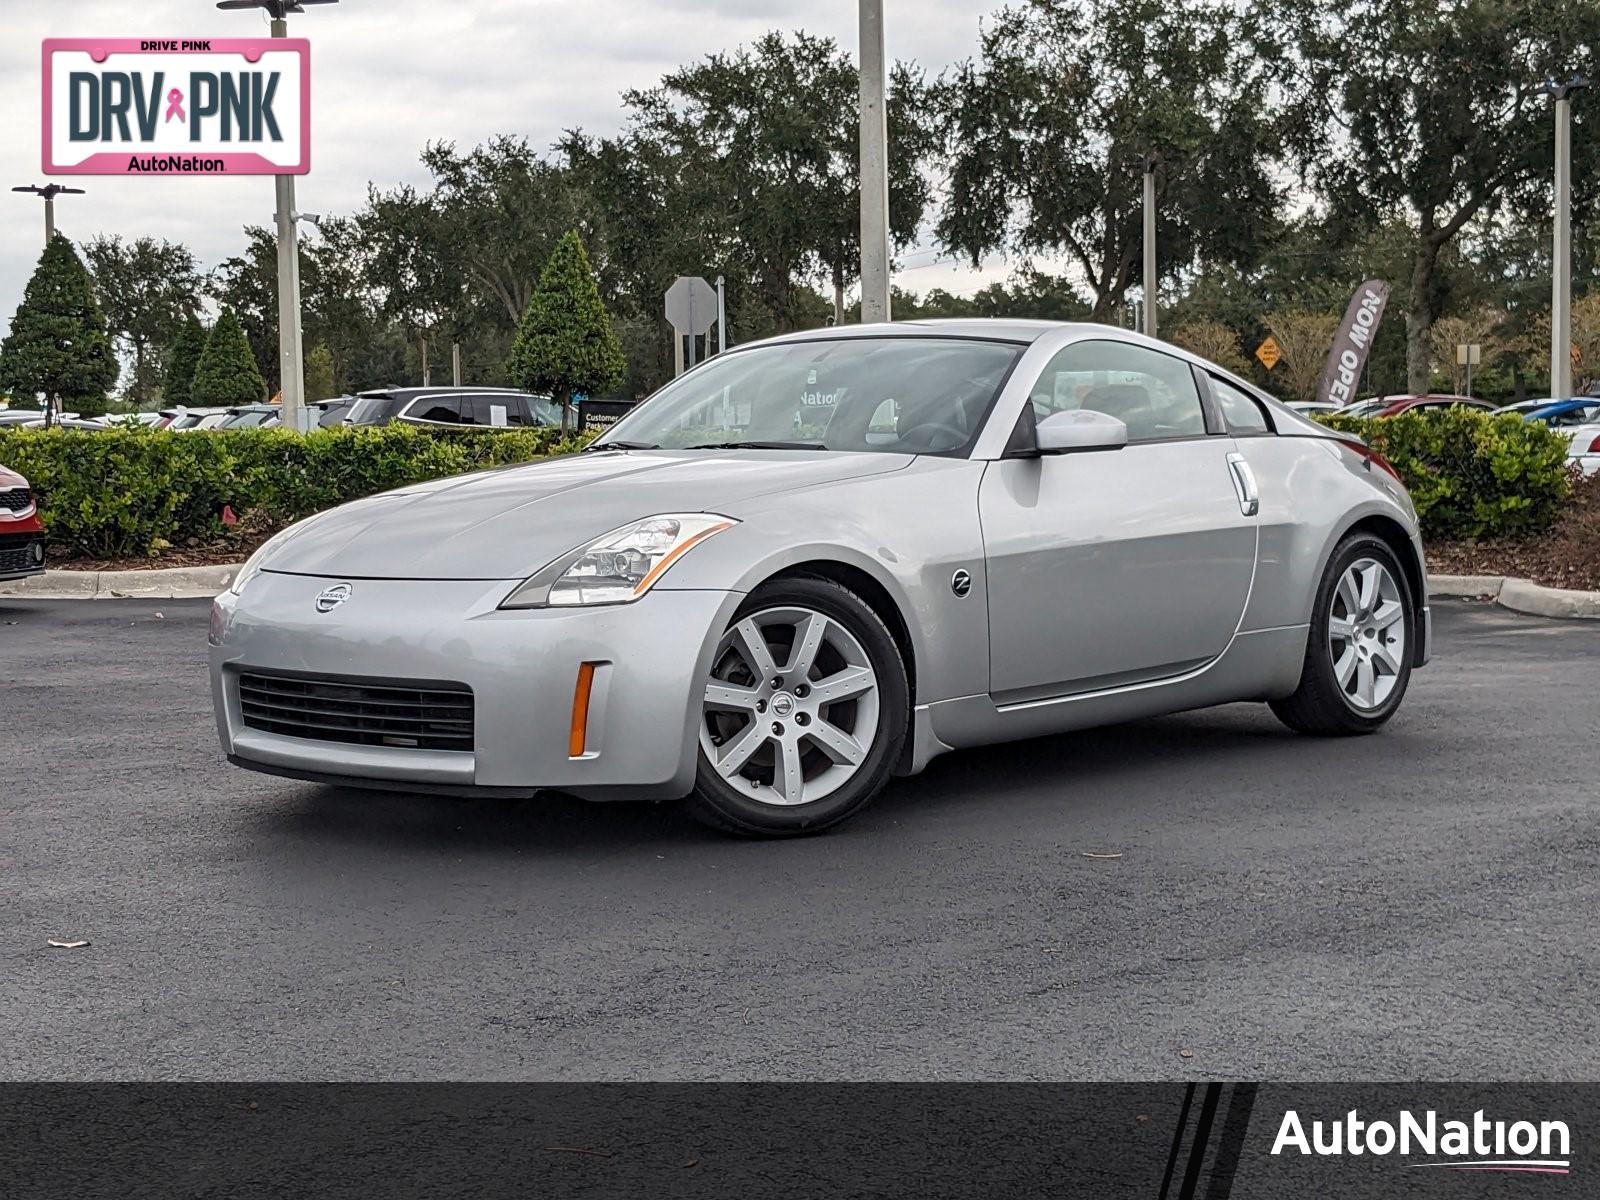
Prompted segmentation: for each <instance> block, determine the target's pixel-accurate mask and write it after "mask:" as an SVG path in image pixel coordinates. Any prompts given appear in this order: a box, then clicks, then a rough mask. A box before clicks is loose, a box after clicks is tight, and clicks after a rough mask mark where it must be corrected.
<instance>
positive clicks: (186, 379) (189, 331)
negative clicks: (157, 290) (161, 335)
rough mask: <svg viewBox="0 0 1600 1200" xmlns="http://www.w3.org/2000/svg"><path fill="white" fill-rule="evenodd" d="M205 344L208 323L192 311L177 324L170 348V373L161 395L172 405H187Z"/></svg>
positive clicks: (168, 362) (168, 366)
mask: <svg viewBox="0 0 1600 1200" xmlns="http://www.w3.org/2000/svg"><path fill="white" fill-rule="evenodd" d="M205 348H206V327H205V326H204V325H202V324H200V318H199V317H196V316H193V315H191V316H190V317H189V319H188V320H186V321H184V323H183V324H182V325H180V326H179V327H178V332H177V335H176V336H175V337H174V338H173V339H172V347H171V349H169V350H168V351H167V374H166V380H165V382H164V383H163V385H162V388H161V392H162V399H163V400H165V401H166V403H167V405H168V406H169V407H175V406H177V405H187V404H188V403H189V394H190V390H191V389H192V388H193V386H194V372H195V368H196V367H198V366H199V365H200V355H201V354H203V353H204V352H205Z"/></svg>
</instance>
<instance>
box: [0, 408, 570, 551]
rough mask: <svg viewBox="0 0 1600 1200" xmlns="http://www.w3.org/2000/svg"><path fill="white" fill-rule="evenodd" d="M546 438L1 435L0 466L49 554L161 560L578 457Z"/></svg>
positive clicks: (134, 431) (385, 433)
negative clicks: (232, 538) (341, 511)
mask: <svg viewBox="0 0 1600 1200" xmlns="http://www.w3.org/2000/svg"><path fill="white" fill-rule="evenodd" d="M559 436H560V435H559V434H558V433H557V432H556V431H553V430H543V429H528V430H513V431H495V432H487V431H484V432H472V431H465V430H461V431H449V432H444V433H434V432H432V431H429V430H426V429H421V428H418V427H417V426H413V425H386V426H382V427H380V428H369V429H351V428H346V429H322V430H317V431H316V432H313V433H310V434H307V435H306V436H304V437H296V436H295V435H294V434H292V433H290V432H288V431H287V430H282V429H244V430H238V431H231V432H205V433H168V432H166V431H165V430H152V429H146V428H143V427H133V428H127V429H117V430H108V431H105V432H89V431H85V430H72V429H50V430H45V429H3V428H0V463H3V464H5V465H6V466H8V467H10V468H12V469H13V470H16V471H20V472H22V474H23V475H25V476H27V478H28V481H29V482H30V483H31V484H32V485H33V487H34V490H35V491H36V492H37V494H38V497H39V511H40V516H41V518H42V519H43V521H44V525H45V528H46V529H47V530H48V531H49V534H50V541H51V544H52V546H53V547H54V548H55V549H56V551H57V552H58V553H62V554H65V555H68V556H71V557H78V556H82V557H87V558H102V559H115V558H140V557H148V556H154V555H158V554H159V553H160V552H161V551H162V550H164V549H166V548H167V547H169V546H171V545H173V544H175V543H177V542H181V541H183V540H185V539H187V538H190V537H211V536H215V535H217V534H219V533H220V532H221V531H222V528H223V526H222V510H223V506H224V505H229V506H232V508H233V511H234V514H235V515H236V516H238V517H239V518H240V519H241V520H243V519H245V518H247V517H255V518H256V519H257V522H258V523H265V524H267V525H269V526H275V525H284V524H288V523H289V522H291V521H296V520H299V519H300V518H301V517H305V516H309V515H311V514H312V513H314V512H320V511H321V510H323V509H325V508H331V507H333V506H334V505H336V504H343V503H345V502H346V501H349V500H356V499H359V498H360V497H362V496H370V495H372V494H373V493H374V492H381V491H385V490H387V489H389V488H396V487H402V486H404V485H406V484H410V483H417V482H420V481H422V480H426V479H438V478H441V477H443V476H446V475H459V474H462V473H463V472H466V471H473V470H478V469H480V468H483V467H494V466H501V465H505V464H508V463H517V462H527V461H530V460H532V459H536V458H542V457H545V456H547V455H550V454H552V453H560V452H563V451H566V450H571V449H576V448H577V446H578V445H579V444H580V443H579V442H577V441H569V442H567V443H560V442H559Z"/></svg>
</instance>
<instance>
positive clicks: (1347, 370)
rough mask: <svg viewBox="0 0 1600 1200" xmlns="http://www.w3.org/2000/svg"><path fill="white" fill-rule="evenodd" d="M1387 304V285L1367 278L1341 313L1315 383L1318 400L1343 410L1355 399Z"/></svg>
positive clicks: (1379, 280) (1378, 280) (1381, 281)
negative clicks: (1358, 381) (1336, 330)
mask: <svg viewBox="0 0 1600 1200" xmlns="http://www.w3.org/2000/svg"><path fill="white" fill-rule="evenodd" d="M1388 304H1389V285H1388V284H1387V283H1385V282H1384V281H1383V280H1381V279H1369V280H1367V282H1365V283H1363V284H1362V285H1361V286H1360V287H1358V288H1357V289H1356V294H1355V295H1354V296H1352V297H1351V298H1350V305H1349V307H1348V308H1346V309H1345V310H1344V320H1343V321H1341V322H1340V323H1339V332H1338V333H1336V334H1334V335H1333V349H1332V350H1330V351H1329V352H1328V365H1327V366H1325V367H1323V368H1322V379H1321V381H1320V382H1319V383H1318V384H1317V399H1318V400H1321V401H1324V402H1328V403H1332V404H1337V405H1339V407H1341V408H1343V407H1344V406H1345V405H1347V404H1349V403H1350V401H1351V400H1353V399H1355V389H1356V381H1357V380H1358V379H1360V378H1361V369H1362V367H1364V366H1365V365H1366V362H1367V356H1368V355H1369V354H1370V353H1371V352H1372V339H1373V336H1374V335H1375V334H1376V333H1377V332H1378V323H1379V322H1380V321H1382V320H1383V310H1384V309H1385V308H1387V307H1388Z"/></svg>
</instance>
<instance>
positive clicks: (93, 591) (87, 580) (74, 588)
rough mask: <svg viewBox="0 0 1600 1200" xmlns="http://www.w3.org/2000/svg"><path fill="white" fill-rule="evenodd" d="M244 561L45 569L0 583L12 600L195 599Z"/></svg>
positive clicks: (219, 587)
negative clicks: (143, 567)
mask: <svg viewBox="0 0 1600 1200" xmlns="http://www.w3.org/2000/svg"><path fill="white" fill-rule="evenodd" d="M242 565H243V564H242V563H225V564H223V565H222V566H216V567H167V568H165V569H162V570H154V571H46V572H45V573H44V574H43V575H35V576H33V577H32V578H30V579H18V580H16V581H14V582H12V583H0V599H9V600H194V599H209V598H210V597H212V596H215V595H216V594H217V593H218V592H220V591H223V590H224V589H225V588H226V587H227V586H228V585H229V584H230V583H232V582H233V577H234V575H235V574H237V573H238V570H239V568H240V567H241V566H242Z"/></svg>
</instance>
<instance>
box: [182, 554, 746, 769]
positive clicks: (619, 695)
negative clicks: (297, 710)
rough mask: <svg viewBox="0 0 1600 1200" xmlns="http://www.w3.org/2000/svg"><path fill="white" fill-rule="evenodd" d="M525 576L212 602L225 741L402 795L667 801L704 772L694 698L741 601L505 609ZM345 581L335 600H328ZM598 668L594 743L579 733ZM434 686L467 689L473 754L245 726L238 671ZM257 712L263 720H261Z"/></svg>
mask: <svg viewBox="0 0 1600 1200" xmlns="http://www.w3.org/2000/svg"><path fill="white" fill-rule="evenodd" d="M518 582H519V581H517V580H460V581H443V580H376V579H355V580H342V579H335V578H330V577H313V576H304V575H284V574H276V573H272V572H265V571H264V572H261V573H260V574H258V575H256V576H255V577H254V578H253V579H251V580H250V581H249V582H248V583H247V584H246V585H245V588H244V591H243V594H242V595H240V596H234V595H231V594H224V595H222V596H219V597H218V598H217V600H216V602H215V606H214V609H213V612H212V628H211V635H210V641H211V655H210V658H211V687H212V701H213V707H214V709H215V713H216V720H217V732H218V735H219V737H220V738H221V742H222V748H223V751H224V752H225V753H226V754H227V755H228V757H229V759H230V760H231V761H233V762H235V763H236V764H238V765H240V766H244V767H250V768H253V769H256V770H260V771H264V772H267V773H269V774H276V775H285V776H289V777H293V778H304V779H315V780H321V781H326V782H334V783H343V784H350V785H357V786H371V787H388V788H393V789H394V790H398V791H404V790H407V789H408V788H410V789H415V790H419V791H444V792H456V791H467V792H476V791H484V792H498V793H501V794H514V795H531V794H532V793H534V792H536V791H541V790H546V789H549V790H556V791H561V792H567V793H571V794H574V795H578V796H582V797H585V798H588V799H630V798H656V799H670V798H676V797H679V796H682V795H685V794H686V793H687V792H688V791H689V790H690V788H691V787H692V786H693V784H694V773H695V764H696V751H697V737H698V732H697V731H698V726H697V721H698V718H699V714H700V711H701V699H702V698H701V697H700V696H699V695H697V694H696V689H697V681H699V680H702V679H704V678H706V676H707V673H708V671H709V669H710V659H711V654H712V653H713V651H714V649H715V646H716V643H717V640H718V638H719V637H720V634H721V632H722V630H723V629H725V628H726V626H727V623H728V620H729V619H730V617H731V616H732V614H733V610H734V609H735V608H736V607H737V606H738V604H739V602H740V601H741V600H742V599H743V596H742V595H741V594H740V593H737V592H726V591H671V590H667V589H665V588H657V589H655V590H653V591H652V592H651V593H650V594H649V595H647V596H646V597H644V598H643V599H642V600H639V601H636V602H635V603H632V604H622V605H610V606H596V607H589V608H553V609H520V610H501V609H499V608H498V607H497V606H498V605H499V604H500V602H501V601H502V600H503V599H504V598H505V597H506V595H507V594H508V593H509V592H510V591H511V590H512V589H513V588H515V587H516V585H517V583H518ZM335 583H348V584H349V586H350V588H351V592H350V596H349V598H348V599H347V600H346V601H344V602H343V603H342V604H340V605H339V606H338V607H336V608H334V609H332V610H331V611H330V612H326V613H323V612H319V611H318V610H317V597H318V596H319V594H321V593H322V592H323V591H324V589H326V588H328V587H329V586H330V585H332V584H335ZM585 663H590V664H593V682H592V686H591V688H590V689H589V703H588V716H587V720H586V721H585V722H584V723H583V724H584V729H585V737H584V745H583V752H582V753H581V754H580V755H577V756H574V755H573V754H572V753H571V750H572V749H573V746H572V745H571V744H570V738H571V734H572V727H573V710H574V705H575V693H576V690H577V684H578V678H579V671H580V667H581V666H582V665H583V664H585ZM247 670H256V671H263V672H268V673H278V674H284V675H291V676H299V677H310V678H313V679H316V678H324V679H342V680H367V681H371V682H372V683H374V684H377V685H381V684H382V683H383V682H384V681H395V680H427V681H437V682H449V683H455V684H464V685H466V687H468V688H470V689H471V692H472V696H473V733H472V749H471V750H470V751H468V750H464V749H463V750H438V749H415V748H403V747H399V746H390V745H363V744H355V743H352V742H345V741H325V740H322V739H320V738H309V737H300V736H288V735H285V734H283V733H278V732H268V731H266V730H264V729H262V728H259V727H256V726H252V725H247V724H246V722H245V718H244V713H243V707H242V705H241V702H240V692H239V675H240V673H241V671H247ZM257 724H259V723H257Z"/></svg>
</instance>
